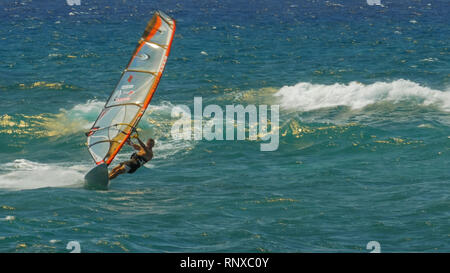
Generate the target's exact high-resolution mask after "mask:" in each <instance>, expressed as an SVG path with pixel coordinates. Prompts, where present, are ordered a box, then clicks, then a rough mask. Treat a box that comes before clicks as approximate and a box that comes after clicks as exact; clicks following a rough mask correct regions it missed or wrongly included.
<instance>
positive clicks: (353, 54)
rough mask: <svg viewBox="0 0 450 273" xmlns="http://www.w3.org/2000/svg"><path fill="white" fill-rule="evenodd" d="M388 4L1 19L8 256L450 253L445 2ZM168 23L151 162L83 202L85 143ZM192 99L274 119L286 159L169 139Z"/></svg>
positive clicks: (255, 147) (242, 5) (15, 12)
mask: <svg viewBox="0 0 450 273" xmlns="http://www.w3.org/2000/svg"><path fill="white" fill-rule="evenodd" d="M382 4H383V6H370V5H368V4H367V3H366V1H364V0H361V1H359V0H358V1H357V0H352V1H337V0H334V1H301V2H300V1H284V0H281V1H280V0H278V1H273V0H265V1H173V0H169V1H125V0H123V1H119V0H117V1H106V0H105V1H103V0H97V1H89V0H81V5H80V6H68V5H67V4H66V1H62V0H61V1H36V0H35V1H31V0H28V1H2V3H1V4H0V17H1V18H2V19H1V20H2V27H1V28H0V57H1V58H0V75H1V76H0V95H1V99H2V101H1V103H0V144H1V147H2V148H1V149H0V155H1V157H0V251H1V252H69V250H67V249H66V246H67V244H68V243H69V242H70V241H77V242H79V244H80V247H81V251H82V252H369V250H367V249H366V245H367V243H368V242H369V241H378V242H379V243H380V245H381V251H382V252H400V251H407V252H448V251H449V250H450V245H449V239H450V221H449V217H450V213H449V208H450V202H449V193H450V188H449V182H450V172H449V163H450V89H449V88H450V72H449V62H450V51H449V40H450V39H449V37H450V28H449V23H450V22H449V18H450V14H449V5H448V1H431V0H430V1H382ZM157 9H160V10H163V11H165V12H166V13H168V14H169V15H170V16H172V17H173V18H174V19H175V20H176V21H177V31H176V35H175V39H174V42H173V46H172V51H171V55H170V57H169V60H168V62H167V67H166V70H165V73H164V76H163V78H162V80H161V83H160V85H159V88H158V90H157V93H156V95H155V97H154V99H153V101H152V104H151V105H150V107H149V109H148V111H147V113H146V115H145V116H144V118H143V120H142V122H141V124H140V127H141V129H142V132H141V136H143V137H150V136H151V137H154V138H155V139H156V141H157V142H156V147H155V158H154V160H152V161H151V162H150V163H149V164H148V166H145V167H143V168H141V169H139V170H138V171H137V172H136V173H135V174H133V175H124V176H121V177H119V178H118V179H116V180H114V181H112V184H111V189H110V190H109V191H106V192H105V191H88V190H85V189H83V187H82V185H83V176H84V174H85V173H86V172H87V171H88V170H89V169H90V168H92V167H93V162H92V159H91V157H90V155H89V153H88V151H87V149H86V146H85V143H86V138H85V135H84V132H85V131H86V130H87V129H89V128H90V126H91V125H92V123H93V122H94V121H95V119H96V117H97V115H98V114H99V112H100V110H101V109H102V107H103V105H104V103H105V101H106V99H107V98H108V96H109V94H110V93H111V91H112V90H113V88H114V86H115V84H116V83H117V81H118V80H119V77H120V73H121V71H122V69H124V67H125V66H126V64H127V62H128V60H129V57H130V55H131V53H132V52H133V50H134V47H135V45H136V42H137V41H138V39H139V38H140V35H141V34H142V32H143V30H144V28H145V26H146V23H147V21H148V20H149V19H150V18H151V15H152V14H153V12H154V11H155V10H157ZM195 96H201V97H202V98H203V104H204V105H208V104H217V105H219V106H221V107H223V108H224V107H225V105H230V104H242V105H252V104H255V105H262V104H264V105H265V104H268V105H280V128H279V132H280V145H279V148H278V149H277V150H276V151H273V152H261V151H260V144H261V141H251V140H246V141H207V140H201V141H194V140H191V141H180V140H174V139H173V138H172V137H171V134H170V129H171V126H172V124H173V123H174V122H175V121H176V120H177V119H176V118H172V117H171V111H172V108H173V107H174V106H176V105H178V104H183V105H187V106H189V107H193V100H194V97H195ZM130 154H131V150H130V149H129V148H126V149H124V150H123V152H122V153H121V154H120V155H119V157H118V159H117V160H116V161H115V163H117V162H119V161H120V160H124V159H126V158H127V157H128V156H129V155H130Z"/></svg>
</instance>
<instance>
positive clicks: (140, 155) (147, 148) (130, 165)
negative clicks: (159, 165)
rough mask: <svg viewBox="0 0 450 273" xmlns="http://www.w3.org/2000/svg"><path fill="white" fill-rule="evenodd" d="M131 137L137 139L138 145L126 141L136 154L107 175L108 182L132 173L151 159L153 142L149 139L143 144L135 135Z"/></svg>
mask: <svg viewBox="0 0 450 273" xmlns="http://www.w3.org/2000/svg"><path fill="white" fill-rule="evenodd" d="M133 137H134V138H135V139H137V141H138V142H139V145H137V144H134V143H132V142H131V141H130V140H128V141H127V144H128V145H130V146H131V147H133V148H134V149H135V150H136V151H137V152H134V153H133V154H132V155H131V157H130V159H129V160H127V161H124V162H121V163H120V164H119V165H117V166H116V167H114V168H113V169H112V170H111V172H110V173H109V179H110V180H111V179H114V178H116V177H117V176H118V175H120V174H124V173H134V172H135V171H136V170H137V169H138V168H140V167H141V166H142V165H144V164H145V163H147V162H148V161H150V160H151V159H152V158H153V150H152V149H153V146H155V140H153V139H152V138H149V139H148V140H147V142H146V143H145V144H144V142H142V141H141V140H140V139H139V137H138V136H137V135H136V134H135V135H134V136H133Z"/></svg>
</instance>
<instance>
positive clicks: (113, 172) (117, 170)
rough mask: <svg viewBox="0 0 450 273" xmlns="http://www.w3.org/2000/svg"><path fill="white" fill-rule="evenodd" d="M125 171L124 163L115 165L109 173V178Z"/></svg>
mask: <svg viewBox="0 0 450 273" xmlns="http://www.w3.org/2000/svg"><path fill="white" fill-rule="evenodd" d="M125 172H126V169H125V165H124V164H120V165H118V166H116V167H114V168H113V169H112V170H111V172H110V173H109V180H111V179H114V178H116V177H117V176H118V175H120V174H123V173H125Z"/></svg>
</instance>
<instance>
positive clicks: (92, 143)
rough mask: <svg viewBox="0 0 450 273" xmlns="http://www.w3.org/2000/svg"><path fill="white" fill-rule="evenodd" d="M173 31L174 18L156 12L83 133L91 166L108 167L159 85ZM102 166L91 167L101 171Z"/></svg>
mask: <svg viewBox="0 0 450 273" xmlns="http://www.w3.org/2000/svg"><path fill="white" fill-rule="evenodd" d="M174 34H175V21H174V20H173V19H172V18H170V17H169V16H168V15H167V14H165V13H164V12H161V11H157V12H155V14H154V15H153V17H152V19H151V20H150V21H149V22H148V24H147V27H146V28H145V31H144V34H142V37H141V39H140V41H139V42H138V44H137V46H136V49H135V50H134V52H133V55H132V56H131V59H130V61H129V62H128V65H127V67H126V68H125V70H124V71H123V72H122V76H121V77H120V80H119V82H118V83H117V85H116V87H115V88H114V91H113V92H112V93H111V95H110V97H109V99H108V100H107V102H106V104H105V106H104V107H103V109H102V111H101V112H100V114H99V116H98V117H97V120H96V121H95V123H94V125H93V126H92V127H91V129H90V130H89V132H87V133H86V136H87V145H88V150H89V152H90V154H91V156H92V159H93V160H94V162H95V164H97V167H95V168H94V169H96V168H98V166H100V165H102V164H103V165H105V166H106V169H107V166H109V165H110V164H111V162H112V161H113V160H114V158H115V157H116V155H117V154H118V153H119V152H120V150H121V149H122V147H123V145H124V144H125V143H126V142H127V140H128V138H129V137H130V135H131V133H132V132H133V129H134V128H136V126H137V125H138V123H139V121H140V120H141V118H142V116H143V114H144V112H145V110H146V109H147V107H148V106H149V104H150V101H151V100H152V98H153V95H154V93H155V91H156V89H157V87H158V84H159V81H160V79H161V76H162V73H163V71H164V68H165V65H166V62H167V58H168V56H169V53H170V48H171V45H172V40H173V37H174ZM104 168H105V167H100V169H101V171H100V169H97V171H94V169H93V170H92V171H93V172H94V174H95V173H96V172H100V173H102V174H103V172H104ZM94 174H93V175H92V176H89V179H91V177H92V179H94V178H97V177H99V179H100V180H101V183H103V184H104V183H105V181H104V177H100V174H95V175H94ZM86 176H87V175H86ZM86 181H87V180H86ZM87 183H88V184H90V182H87Z"/></svg>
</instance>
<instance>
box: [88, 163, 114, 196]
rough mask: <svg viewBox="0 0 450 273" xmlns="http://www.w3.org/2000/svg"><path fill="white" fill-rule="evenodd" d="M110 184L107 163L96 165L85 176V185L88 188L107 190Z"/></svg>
mask: <svg viewBox="0 0 450 273" xmlns="http://www.w3.org/2000/svg"><path fill="white" fill-rule="evenodd" d="M108 186H109V179H108V165H106V164H105V163H103V164H100V165H97V166H95V167H94V168H92V169H91V170H90V171H89V172H88V173H87V174H86V175H85V176H84V187H85V188H86V189H88V190H107V189H108Z"/></svg>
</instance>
